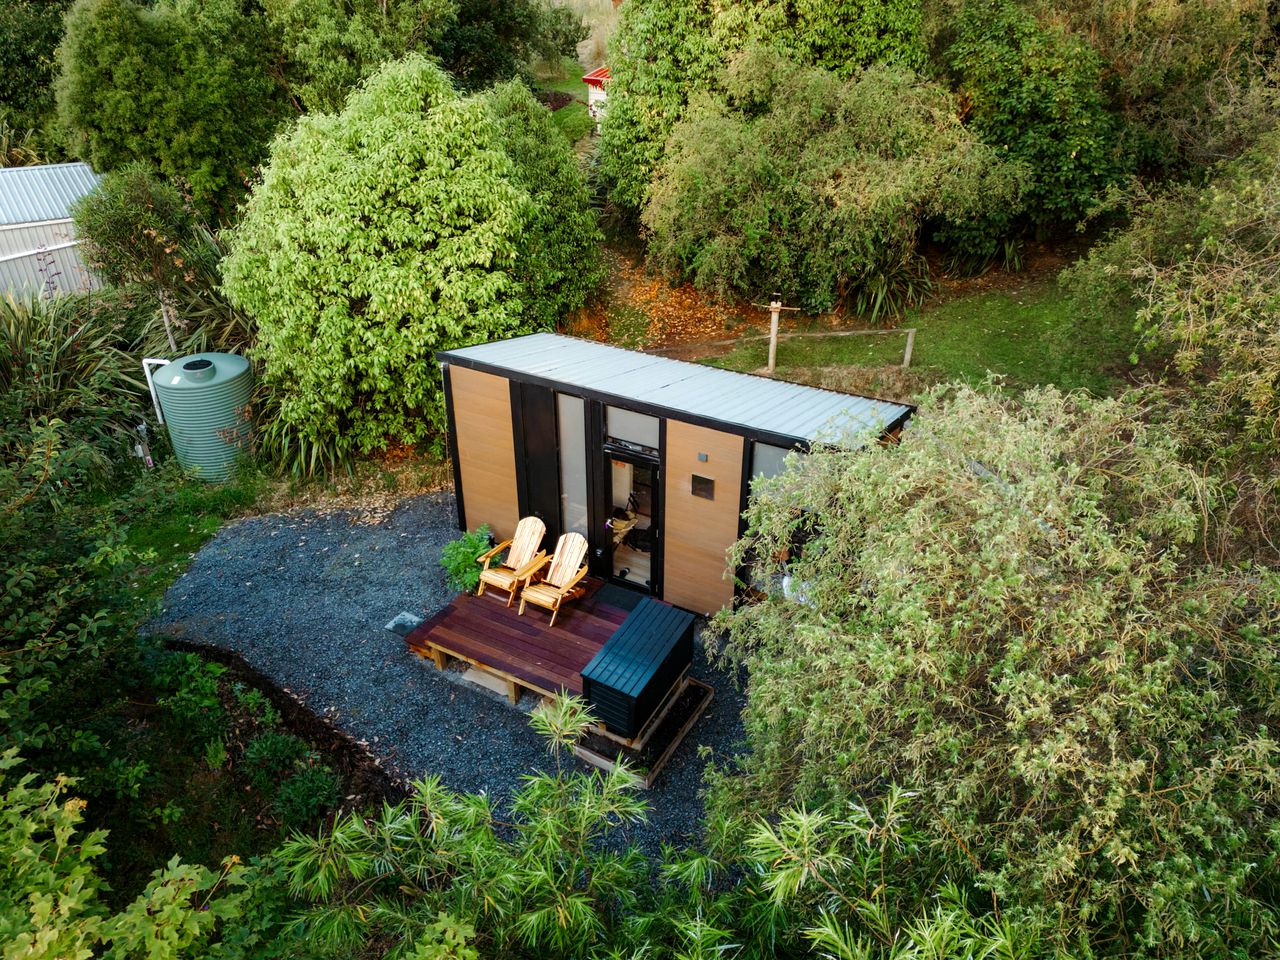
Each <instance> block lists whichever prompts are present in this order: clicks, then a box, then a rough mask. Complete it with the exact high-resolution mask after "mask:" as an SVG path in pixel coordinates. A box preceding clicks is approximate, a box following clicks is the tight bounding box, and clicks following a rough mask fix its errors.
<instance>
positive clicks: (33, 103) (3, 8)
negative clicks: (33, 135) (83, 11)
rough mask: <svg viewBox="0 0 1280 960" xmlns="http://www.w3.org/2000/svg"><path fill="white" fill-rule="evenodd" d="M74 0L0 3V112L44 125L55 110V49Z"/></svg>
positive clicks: (12, 120)
mask: <svg viewBox="0 0 1280 960" xmlns="http://www.w3.org/2000/svg"><path fill="white" fill-rule="evenodd" d="M69 5H70V0H3V2H2V3H0V117H2V118H3V119H4V120H5V121H6V122H7V123H8V124H10V125H11V126H12V127H15V128H17V129H19V130H40V131H43V128H44V127H45V125H46V123H47V122H48V120H49V117H50V114H52V112H53V89H52V84H53V53H54V49H55V48H56V47H57V46H58V39H59V38H60V37H61V36H62V15H63V12H64V11H65V10H66V9H67V7H68V6H69Z"/></svg>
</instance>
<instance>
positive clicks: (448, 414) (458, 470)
mask: <svg viewBox="0 0 1280 960" xmlns="http://www.w3.org/2000/svg"><path fill="white" fill-rule="evenodd" d="M440 375H441V378H442V379H443V380H444V418H445V426H446V428H447V429H448V431H449V438H448V444H449V459H450V460H451V461H452V462H453V502H454V506H456V507H457V508H458V529H459V530H461V531H462V532H463V533H466V531H467V513H466V510H465V509H464V507H463V503H462V464H461V463H459V462H458V424H457V421H455V420H454V417H453V384H452V382H451V381H450V379H449V364H447V363H442V364H440Z"/></svg>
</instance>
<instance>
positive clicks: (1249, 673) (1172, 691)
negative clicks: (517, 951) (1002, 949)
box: [717, 389, 1280, 957]
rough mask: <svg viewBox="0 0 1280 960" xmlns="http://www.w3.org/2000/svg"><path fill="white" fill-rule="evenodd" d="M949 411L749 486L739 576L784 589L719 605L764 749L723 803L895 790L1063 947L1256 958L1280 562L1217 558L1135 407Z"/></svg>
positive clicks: (968, 406) (954, 404) (959, 864)
mask: <svg viewBox="0 0 1280 960" xmlns="http://www.w3.org/2000/svg"><path fill="white" fill-rule="evenodd" d="M943 400H944V395H943V394H941V393H939V392H937V391H935V392H933V393H931V394H929V395H927V396H926V397H925V399H924V401H923V402H922V405H921V409H920V412H919V414H918V415H917V417H916V419H915V420H914V421H913V422H912V424H911V425H910V427H909V428H908V429H907V430H906V431H905V432H904V433H903V435H902V441H901V444H900V445H896V446H894V445H886V446H880V445H872V446H869V447H867V448H865V449H862V450H860V451H858V452H856V453H847V452H842V451H838V450H821V451H818V450H815V451H814V452H812V453H810V454H809V455H808V456H807V457H806V458H804V459H803V460H797V461H795V462H793V463H791V464H790V465H789V469H788V470H787V472H786V473H785V474H783V475H782V476H780V477H778V478H775V479H773V480H771V481H765V482H762V483H757V486H756V488H755V491H754V493H755V495H754V497H753V500H752V504H751V506H750V508H749V516H748V520H749V529H748V533H747V536H746V538H745V539H744V540H743V541H742V542H741V543H740V544H739V545H738V548H737V549H736V550H735V551H734V554H733V556H732V557H731V558H730V561H729V564H728V566H729V568H730V569H732V568H733V566H734V565H735V564H736V563H739V562H742V561H744V560H747V559H748V558H749V557H750V558H754V559H753V561H752V573H753V582H755V583H757V584H760V585H761V586H762V589H765V590H766V591H767V595H766V596H765V597H764V598H763V599H762V600H761V601H760V602H759V603H754V604H750V605H744V606H742V607H740V608H739V609H738V610H736V611H733V612H731V613H725V614H723V615H722V616H721V618H720V621H719V625H720V626H721V627H723V628H725V629H727V631H728V637H727V641H726V644H727V645H726V647H725V649H726V651H727V653H728V655H729V656H730V658H731V659H732V660H734V661H737V662H742V663H745V665H746V667H747V669H748V671H749V682H748V705H747V709H746V713H745V723H746V730H747V741H748V744H749V747H750V753H749V754H748V756H747V757H746V758H745V759H744V771H743V773H742V774H741V775H740V776H738V777H730V778H727V779H725V780H724V781H722V783H721V784H720V786H719V788H718V790H717V797H718V803H719V805H720V806H721V808H728V809H733V810H745V811H751V812H756V811H761V812H765V813H768V812H770V811H778V810H780V809H781V808H782V807H784V806H786V805H789V804H796V803H802V804H806V805H809V806H811V807H813V806H817V805H830V804H838V803H840V802H841V800H842V799H843V798H855V799H857V800H858V801H860V802H866V801H867V797H868V796H874V795H877V794H881V793H883V792H884V790H885V785H886V784H888V783H897V784H899V785H901V786H902V787H903V788H905V789H907V790H909V791H912V792H914V793H915V794H916V795H917V797H918V799H917V800H916V801H915V804H916V806H917V808H918V809H920V810H921V811H922V812H923V817H922V818H921V819H920V820H919V821H918V823H917V827H918V828H919V829H920V830H921V832H922V838H921V843H922V845H923V849H927V850H929V851H931V853H930V857H932V858H934V860H935V866H934V867H933V868H932V869H933V870H936V871H937V872H938V873H944V872H947V873H953V875H958V876H964V875H966V874H972V875H973V876H974V878H975V881H976V882H977V884H978V885H979V887H980V888H982V889H985V890H987V891H990V893H991V895H992V896H993V897H994V899H995V900H996V901H997V902H998V904H999V907H1000V909H1001V911H1002V912H1003V915H1004V916H1006V917H1019V916H1020V917H1032V918H1038V919H1039V920H1041V921H1043V922H1044V923H1046V924H1048V926H1049V928H1050V929H1051V930H1052V931H1053V935H1054V938H1055V940H1056V942H1057V944H1058V945H1059V947H1061V949H1063V950H1064V951H1067V952H1070V953H1072V954H1073V955H1077V954H1078V955H1101V954H1106V955H1142V956H1151V957H1156V956H1161V957H1174V956H1177V957H1224V956H1235V955H1239V956H1245V955H1250V954H1252V953H1254V952H1256V951H1264V950H1265V949H1267V948H1266V947H1264V946H1263V944H1264V943H1266V942H1267V941H1268V940H1269V938H1270V937H1271V936H1272V931H1274V930H1275V928H1276V927H1275V925H1276V923H1277V921H1280V917H1278V916H1277V915H1276V910H1275V904H1274V902H1273V901H1272V899H1271V897H1270V891H1271V890H1272V889H1274V885H1275V883H1276V880H1277V875H1276V866H1275V864H1276V853H1277V843H1280V775H1278V771H1280V765H1278V764H1277V760H1278V759H1280V758H1278V757H1277V753H1276V746H1275V744H1274V741H1273V738H1272V736H1271V734H1270V732H1269V731H1271V730H1274V729H1275V722H1276V714H1277V710H1278V709H1280V658H1278V657H1277V649H1280V648H1278V647H1277V645H1276V640H1277V638H1278V637H1280V577H1277V575H1276V574H1275V573H1274V572H1273V571H1266V570H1263V569H1256V568H1254V569H1248V568H1247V569H1239V570H1232V569H1215V568H1203V567H1201V565H1200V555H1199V549H1198V543H1197V540H1198V538H1199V537H1200V536H1201V530H1202V524H1203V523H1204V515H1203V513H1202V511H1207V510H1212V509H1213V508H1214V494H1215V491H1214V489H1213V488H1212V487H1211V486H1207V485H1206V484H1205V482H1204V481H1203V480H1202V478H1201V477H1200V476H1199V474H1198V471H1197V470H1195V469H1192V468H1190V467H1188V466H1184V465H1183V464H1182V463H1180V462H1179V457H1178V455H1179V451H1178V449H1177V447H1176V445H1175V443H1174V442H1173V440H1172V439H1171V438H1170V436H1169V435H1168V434H1167V433H1166V432H1165V431H1164V430H1162V429H1160V428H1158V427H1154V426H1149V425H1147V424H1146V423H1144V417H1145V416H1146V414H1147V411H1146V410H1145V409H1144V408H1143V407H1142V405H1141V404H1140V402H1139V400H1138V398H1136V397H1134V396H1132V395H1129V396H1125V397H1123V398H1120V399H1113V400H1092V399H1088V398H1086V397H1084V396H1063V395H1061V394H1059V393H1057V392H1056V391H1054V390H1051V389H1046V390H1039V391H1034V392H1031V393H1028V394H1026V395H1025V397H1024V399H1023V401H1022V402H1021V403H1019V402H1017V401H1015V400H1013V399H1012V398H1010V397H1008V396H1006V395H1004V394H1002V393H1000V392H998V391H997V392H992V393H982V392H974V391H972V390H969V389H960V390H958V391H956V392H955V394H954V395H953V396H952V397H951V399H950V400H949V401H948V402H946V403H945V404H944V403H943ZM798 544H802V545H803V546H802V547H797V545H798ZM784 575H787V576H789V577H790V578H791V582H792V583H797V584H801V585H802V588H801V590H800V593H802V595H803V599H802V600H797V599H794V598H793V599H788V597H787V596H785V595H784V594H783V592H782V591H781V590H780V589H776V588H772V587H769V586H768V585H770V584H776V583H779V582H780V580H781V578H782V577H783V576H784ZM793 592H794V591H793ZM827 808H828V809H830V807H829V806H827ZM928 872H929V869H928V868H926V869H925V873H928Z"/></svg>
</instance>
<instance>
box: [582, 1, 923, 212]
mask: <svg viewBox="0 0 1280 960" xmlns="http://www.w3.org/2000/svg"><path fill="white" fill-rule="evenodd" d="M752 46H764V47H768V48H769V49H771V50H773V51H775V52H777V53H779V54H781V55H782V56H784V57H786V58H788V59H791V60H794V61H796V62H797V63H800V64H802V65H805V66H820V67H823V68H825V69H828V70H831V71H832V72H834V73H836V74H837V75H838V76H840V77H842V78H843V77H848V76H850V75H851V74H853V73H855V72H856V71H857V70H859V69H860V68H862V67H865V66H868V65H870V64H873V63H887V64H894V65H896V66H901V67H907V68H910V69H920V68H922V67H923V66H924V62H925V52H924V45H923V40H922V34H921V7H920V5H919V4H918V3H915V2H913V0H875V2H862V0H859V2H856V3H853V2H824V0H819V2H806V3H788V2H783V0H748V2H742V3H710V2H707V0H628V2H627V3H626V4H625V5H624V6H623V7H622V10H621V18H620V20H619V24H618V31H617V33H616V34H615V35H614V37H613V39H612V42H611V43H610V46H609V58H608V59H609V70H610V74H611V79H610V81H609V111H608V113H607V115H606V117H605V120H604V124H603V128H602V131H601V137H600V151H599V153H600V173H601V176H602V177H603V179H604V181H605V183H606V184H607V186H608V191H609V199H610V200H611V201H613V203H615V204H617V205H618V206H619V207H621V208H622V209H623V210H625V211H628V212H637V213H638V212H639V211H640V210H641V209H642V208H643V207H644V205H645V203H646V201H647V200H648V199H649V194H650V185H651V181H652V180H653V177H654V173H655V171H656V170H657V168H658V166H659V164H660V162H661V161H662V158H663V145H664V144H665V143H666V140H667V137H668V136H669V135H670V133H671V131H672V129H673V128H674V127H675V125H676V124H677V123H678V122H679V121H680V120H681V118H682V117H683V116H684V113H685V109H686V106H687V105H688V103H689V102H690V100H691V98H692V96H693V95H694V94H695V93H696V92H706V93H711V94H713V95H714V94H717V93H718V92H719V88H718V85H717V77H718V75H719V73H720V72H721V71H722V69H723V68H724V66H725V65H726V64H727V63H728V62H729V61H730V60H732V59H733V58H734V56H735V55H736V54H737V53H739V52H740V51H742V50H743V49H746V48H748V47H752Z"/></svg>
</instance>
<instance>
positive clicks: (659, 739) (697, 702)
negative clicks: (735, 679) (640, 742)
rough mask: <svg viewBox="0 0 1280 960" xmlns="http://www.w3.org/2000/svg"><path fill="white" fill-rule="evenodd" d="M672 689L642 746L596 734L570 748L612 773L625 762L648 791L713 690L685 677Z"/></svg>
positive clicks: (708, 701) (576, 753)
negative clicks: (672, 691) (631, 745)
mask: <svg viewBox="0 0 1280 960" xmlns="http://www.w3.org/2000/svg"><path fill="white" fill-rule="evenodd" d="M673 690H674V695H673V696H671V697H669V698H668V700H667V702H666V705H665V707H663V709H662V710H661V711H660V712H659V714H658V715H657V716H655V718H654V720H653V721H652V722H651V723H650V724H649V727H648V728H647V733H648V736H647V737H646V738H645V745H644V747H641V748H628V747H624V746H623V745H622V744H621V743H619V742H618V741H617V738H613V737H607V736H600V735H599V734H598V733H597V734H593V735H589V736H588V737H586V738H585V739H584V740H582V741H581V742H580V743H578V744H577V745H576V746H575V747H574V748H573V752H574V754H575V755H576V756H577V757H578V758H579V759H580V760H583V761H585V762H586V763H589V764H591V765H592V766H595V767H599V768H600V769H602V770H614V769H616V768H617V766H618V764H619V763H620V762H621V763H625V764H626V765H627V766H628V767H629V768H630V769H631V770H632V771H633V772H635V773H636V774H637V775H638V776H639V778H640V785H641V786H642V787H644V788H645V789H646V790H647V789H649V788H650V787H652V786H653V784H654V782H655V781H656V780H657V779H658V775H659V774H661V773H662V768H663V767H665V766H666V765H667V761H668V760H670V759H671V755H672V754H673V753H675V751H676V747H678V746H680V742H681V741H682V740H683V739H684V738H685V736H686V735H687V734H688V733H689V731H690V730H691V729H693V725H694V724H695V723H697V722H698V718H699V717H701V716H702V714H703V713H704V712H705V711H706V709H707V706H708V704H710V703H711V698H712V697H713V696H715V690H714V689H712V688H711V687H710V686H709V685H707V684H705V683H703V682H702V681H701V680H694V679H692V678H691V677H689V676H688V675H686V676H685V677H684V678H683V679H682V681H681V682H680V683H678V684H676V686H675V687H674V688H673Z"/></svg>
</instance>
